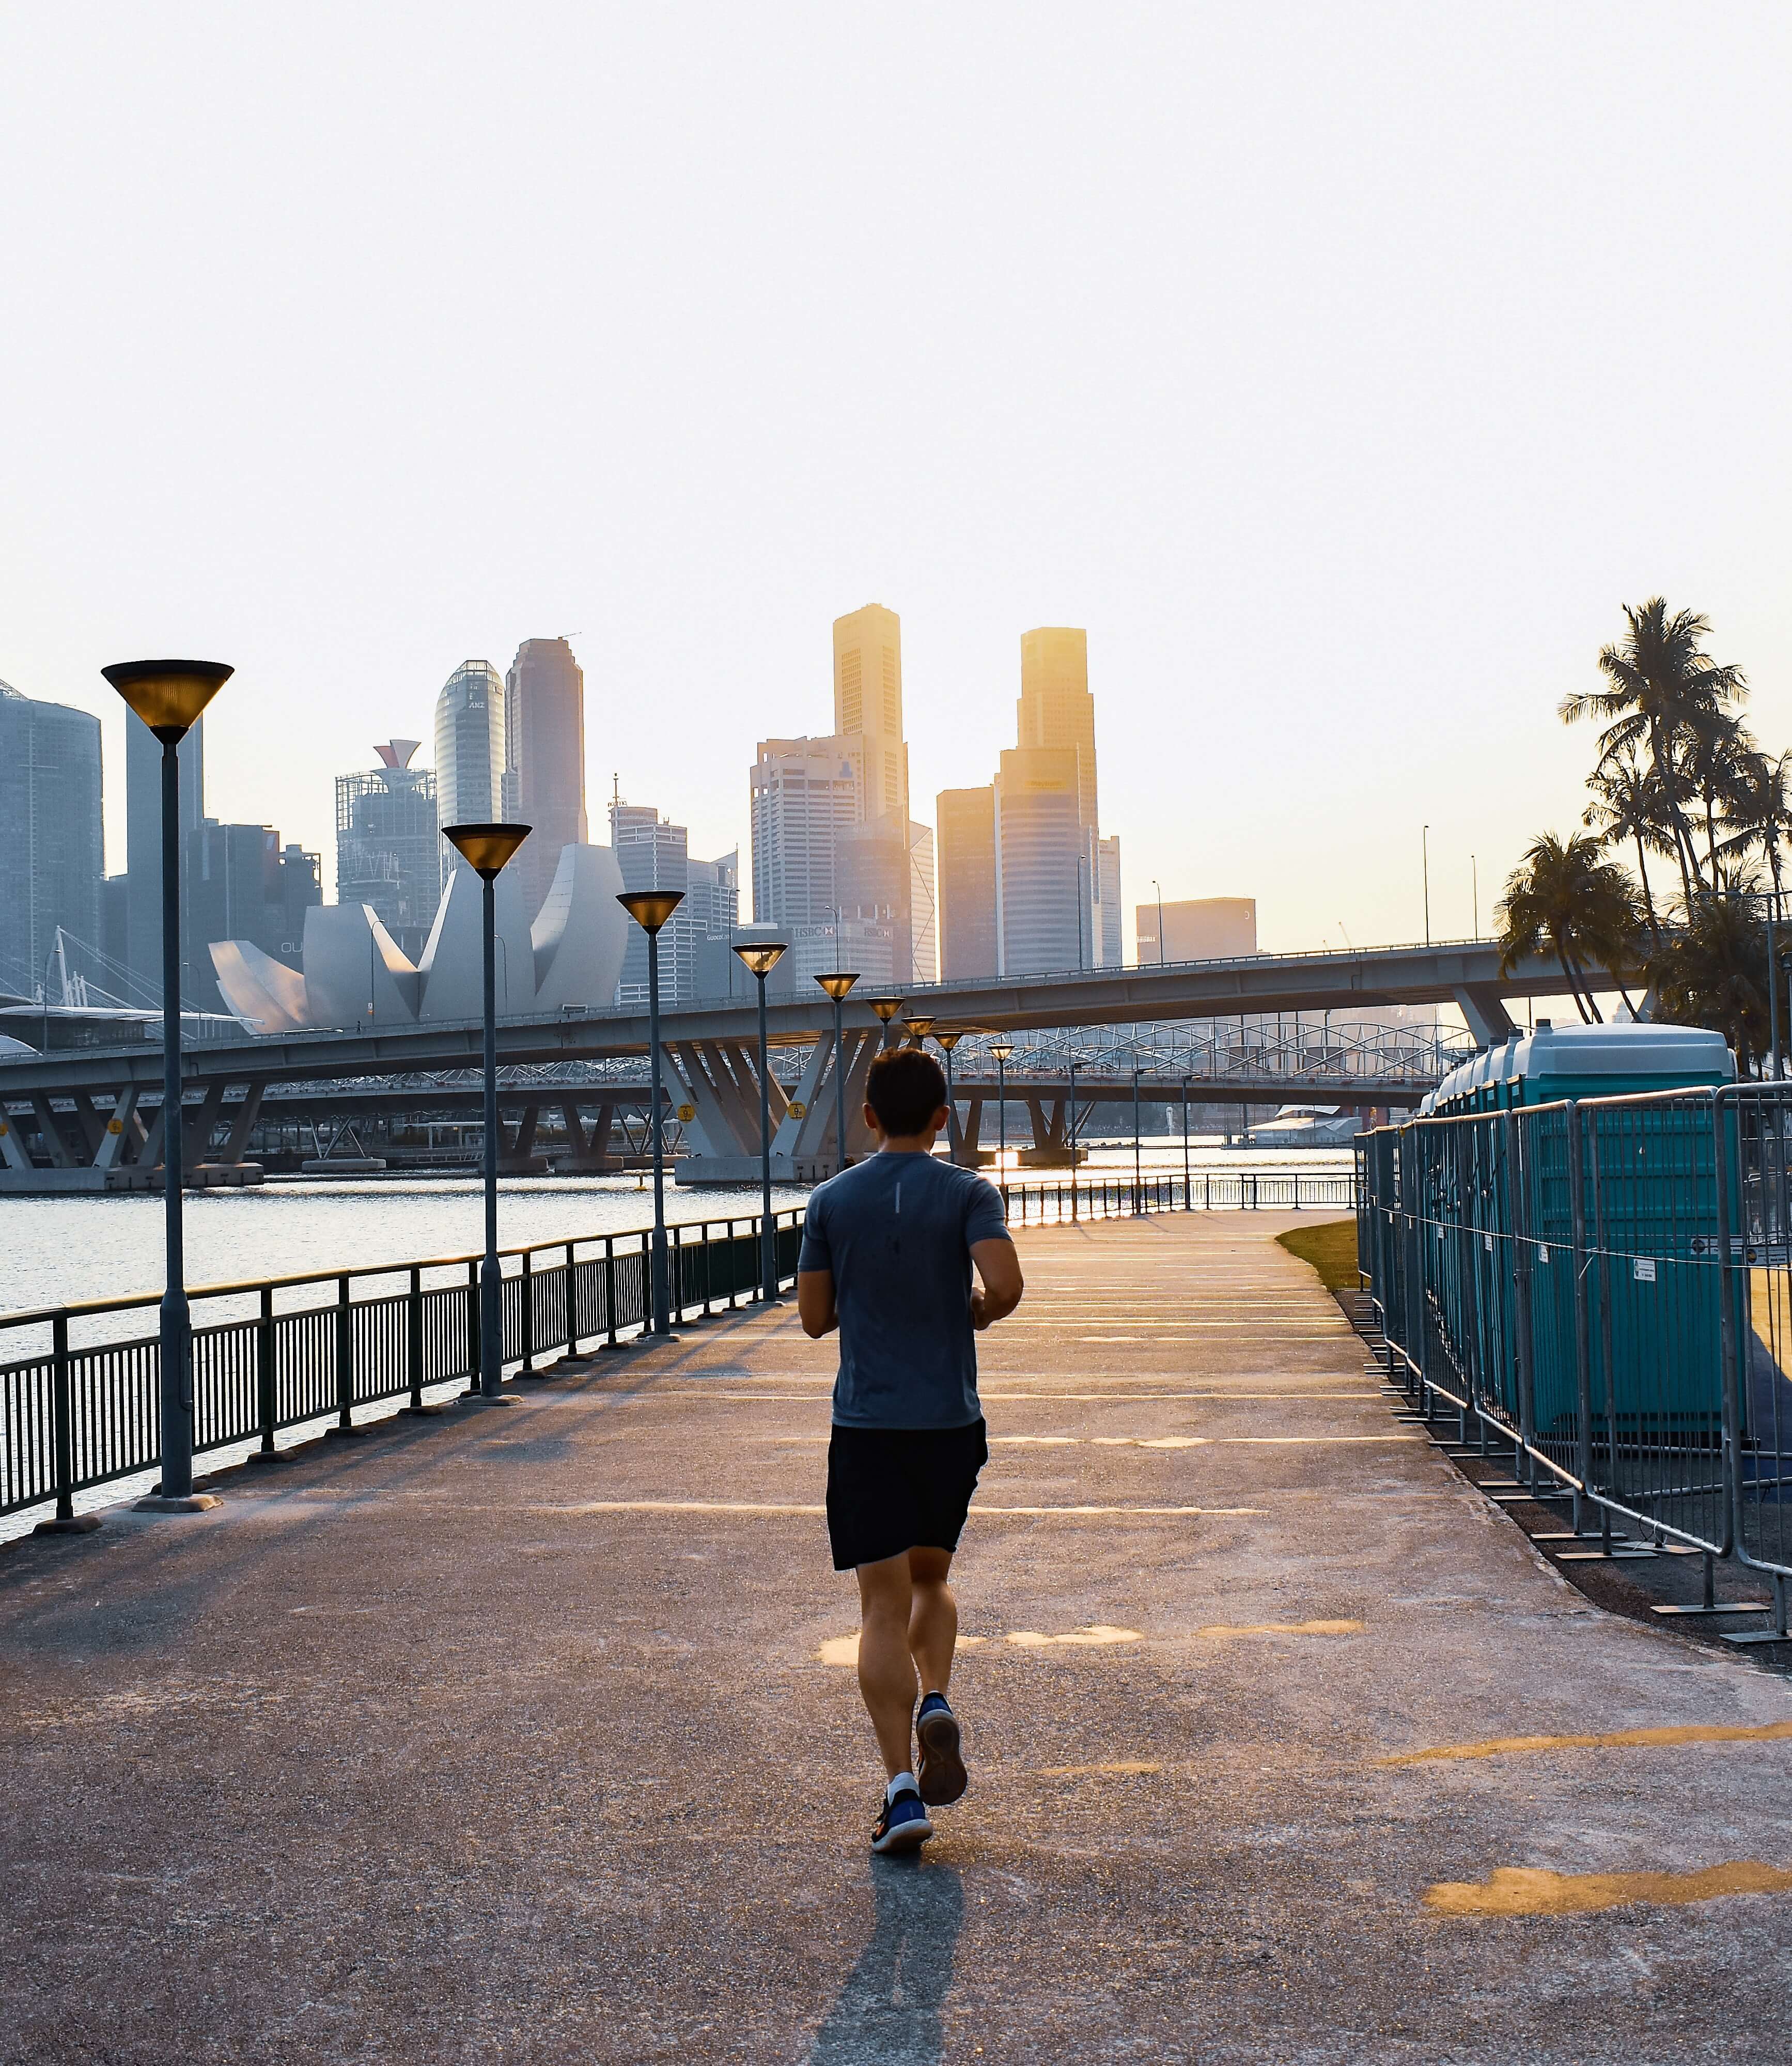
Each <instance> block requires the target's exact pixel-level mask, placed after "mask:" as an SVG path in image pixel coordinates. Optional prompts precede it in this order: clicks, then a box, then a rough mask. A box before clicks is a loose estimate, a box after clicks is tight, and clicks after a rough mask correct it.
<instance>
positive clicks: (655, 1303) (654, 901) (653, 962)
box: [616, 889, 764, 1341]
mask: <svg viewBox="0 0 1792 2066" xmlns="http://www.w3.org/2000/svg"><path fill="white" fill-rule="evenodd" d="M616 901H617V902H618V904H620V905H622V909H624V910H625V911H626V912H627V913H628V915H629V916H630V918H632V919H633V920H634V922H635V924H636V925H638V926H639V927H640V928H641V930H642V931H643V933H645V934H647V1043H648V1046H649V1047H651V1050H652V1055H651V1061H650V1063H649V1072H650V1076H651V1083H652V1088H651V1090H649V1092H648V1093H647V1096H648V1097H649V1099H650V1100H651V1104H652V1107H653V1264H652V1273H651V1274H652V1282H653V1291H652V1307H653V1310H652V1316H651V1320H650V1322H649V1323H648V1329H647V1331H648V1332H649V1333H650V1334H651V1335H656V1336H657V1337H658V1338H659V1339H660V1340H662V1341H666V1340H669V1339H671V1333H672V1309H671V1290H670V1286H669V1285H668V1283H667V1278H668V1276H669V1274H670V1273H669V1271H668V1270H667V1262H666V1128H665V1124H664V1122H663V1120H662V1119H661V1116H660V1111H659V929H660V927H661V926H663V925H664V924H665V922H666V921H667V919H668V918H671V915H672V913H674V912H675V910H677V909H678V907H679V905H681V904H682V903H683V901H684V892H683V890H682V889H625V890H624V891H623V892H622V894H621V895H620V896H619V897H618V898H617V899H616ZM760 995H761V996H762V997H763V996H764V990H761V991H760Z"/></svg>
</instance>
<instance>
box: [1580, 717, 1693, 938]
mask: <svg viewBox="0 0 1792 2066" xmlns="http://www.w3.org/2000/svg"><path fill="white" fill-rule="evenodd" d="M1587 788H1589V789H1591V791H1592V792H1593V800H1592V802H1591V803H1590V804H1588V805H1587V808H1586V810H1585V811H1584V812H1583V813H1582V814H1581V820H1580V821H1581V823H1582V824H1583V825H1586V826H1587V827H1588V828H1590V829H1591V831H1592V832H1595V833H1596V834H1597V836H1598V838H1599V844H1600V845H1602V846H1604V847H1608V848H1609V847H1615V846H1619V845H1622V844H1623V843H1624V841H1626V840H1628V841H1632V843H1633V844H1634V845H1635V847H1636V879H1637V881H1639V882H1640V884H1641V885H1642V889H1643V909H1644V914H1645V916H1646V917H1647V918H1648V928H1649V934H1650V936H1651V938H1654V939H1657V940H1659V939H1660V937H1661V921H1660V918H1659V917H1658V916H1657V915H1656V908H1655V897H1654V893H1653V892H1652V889H1651V888H1650V885H1649V866H1648V855H1649V854H1650V853H1657V854H1662V855H1664V856H1665V857H1667V858H1668V860H1670V861H1671V860H1672V858H1673V857H1674V853H1675V848H1674V836H1673V828H1672V825H1671V824H1669V823H1668V817H1667V813H1666V811H1665V809H1664V803H1663V792H1662V787H1661V784H1660V782H1659V781H1657V780H1656V777H1655V775H1654V772H1653V771H1652V770H1651V769H1648V768H1644V766H1643V765H1642V764H1640V762H1639V761H1638V760H1637V758H1636V751H1635V750H1634V748H1627V749H1626V750H1625V751H1623V752H1621V753H1610V754H1608V755H1607V756H1606V757H1605V758H1604V760H1602V761H1601V762H1600V763H1599V765H1598V767H1597V768H1595V769H1594V770H1593V772H1592V773H1591V775H1589V776H1587Z"/></svg>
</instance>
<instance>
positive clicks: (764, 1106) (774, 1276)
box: [734, 940, 785, 1306]
mask: <svg viewBox="0 0 1792 2066" xmlns="http://www.w3.org/2000/svg"><path fill="white" fill-rule="evenodd" d="M734 951H735V953H736V954H738V955H739V956H740V959H741V960H742V961H743V962H745V964H746V965H747V966H748V968H749V969H751V970H752V973H753V976H754V978H755V979H756V982H758V984H759V1296H760V1303H761V1304H762V1305H766V1306H776V1304H777V1303H778V1302H779V1301H778V1245H777V1236H776V1233H775V1232H774V1231H773V1229H772V1078H771V1075H770V1063H768V1060H767V1059H766V1052H765V978H767V977H768V975H769V974H771V973H772V970H773V969H774V968H776V966H777V965H778V962H780V960H781V959H782V958H783V956H784V953H785V942H784V941H782V940H754V941H751V942H748V944H747V945H746V946H738V947H736V949H735V950H734Z"/></svg>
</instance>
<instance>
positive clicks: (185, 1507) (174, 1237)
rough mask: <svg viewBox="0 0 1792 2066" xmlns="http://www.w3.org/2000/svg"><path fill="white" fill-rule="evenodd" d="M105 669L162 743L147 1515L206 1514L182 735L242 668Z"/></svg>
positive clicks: (144, 663)
mask: <svg viewBox="0 0 1792 2066" xmlns="http://www.w3.org/2000/svg"><path fill="white" fill-rule="evenodd" d="M100 672H101V673H102V674H104V676H105V677H106V679H107V681H108V682H110V683H111V685H112V687H114V688H115V689H116V690H117V691H118V693H119V694H120V695H121V696H122V697H123V698H124V700H125V702H126V703H128V705H129V706H130V707H131V709H132V711H135V712H136V715H138V716H139V717H140V718H141V719H143V721H144V723H145V724H146V725H148V727H149V729H150V730H151V731H152V732H154V734H155V735H156V738H157V739H160V741H161V744H162V1202H163V1218H164V1224H165V1225H166V1229H167V1237H168V1274H167V1277H166V1278H165V1280H164V1285H163V1289H162V1309H161V1338H162V1358H161V1392H162V1480H161V1483H160V1485H157V1486H156V1489H155V1491H154V1492H153V1493H151V1495H150V1496H149V1497H148V1498H147V1499H142V1500H139V1501H138V1502H137V1505H138V1506H139V1508H140V1509H141V1510H142V1511H143V1512H144V1513H201V1512H202V1511H203V1510H204V1509H205V1508H207V1507H209V1506H216V1505H217V1498H216V1497H215V1496H214V1495H213V1494H212V1493H196V1492H195V1491H194V1490H193V1315H192V1311H191V1309H190V1308H189V1306H188V1304H187V1286H186V1256H185V1252H184V1248H183V1246H182V1240H181V1227H180V1203H181V1201H180V1179H181V1169H180V1150H181V1146H182V1142H181V1139H180V760H179V758H178V756H179V752H180V742H181V740H182V739H184V738H185V736H186V735H187V734H188V733H189V731H191V730H192V729H193V726H194V724H195V723H197V721H198V718H199V715H200V712H201V711H203V710H204V709H205V706H206V705H207V704H208V703H209V702H210V701H211V700H212V699H213V696H215V695H217V692H218V691H219V690H220V689H221V688H222V687H224V685H225V683H226V682H227V681H229V679H230V677H231V675H232V674H234V673H235V672H236V670H235V669H234V668H233V667H227V666H225V665H224V664H223V662H221V661H217V660H126V661H123V662H120V663H119V664H118V665H117V666H111V667H103V668H102V669H101V670H100Z"/></svg>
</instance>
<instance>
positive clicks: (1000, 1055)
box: [989, 1039, 1014, 1062]
mask: <svg viewBox="0 0 1792 2066" xmlns="http://www.w3.org/2000/svg"><path fill="white" fill-rule="evenodd" d="M989 1051H990V1052H991V1054H992V1055H994V1056H995V1059H996V1060H997V1061H999V1062H1005V1061H1006V1060H1007V1059H1008V1057H1009V1055H1012V1053H1013V1052H1014V1043H1013V1041H1012V1040H1009V1039H1000V1040H991V1042H990V1043H989Z"/></svg>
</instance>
